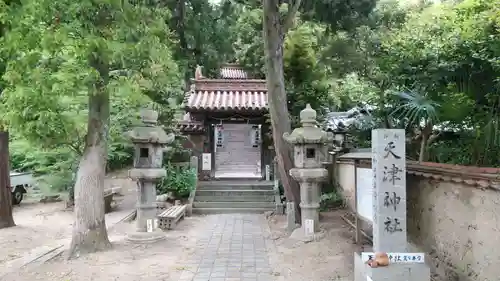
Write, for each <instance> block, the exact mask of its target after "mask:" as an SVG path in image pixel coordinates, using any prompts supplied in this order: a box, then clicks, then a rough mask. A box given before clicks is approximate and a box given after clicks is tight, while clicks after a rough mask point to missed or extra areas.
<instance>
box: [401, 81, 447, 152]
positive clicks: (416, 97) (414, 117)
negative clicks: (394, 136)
mask: <svg viewBox="0 0 500 281" xmlns="http://www.w3.org/2000/svg"><path fill="white" fill-rule="evenodd" d="M396 95H397V96H398V97H399V98H400V99H401V100H402V104H401V105H399V106H397V107H396V109H395V110H394V111H393V112H392V113H391V116H393V117H394V118H396V119H398V120H403V121H405V123H406V126H407V127H417V128H418V129H419V131H420V135H419V138H420V153H419V157H418V161H420V162H422V161H425V160H426V156H425V154H426V151H427V146H428V142H429V137H430V136H431V134H432V128H433V127H434V125H435V124H436V123H437V122H438V121H439V118H438V111H437V108H438V107H439V104H437V103H436V102H434V101H433V100H431V99H430V98H428V97H427V96H425V95H422V94H419V93H417V92H412V91H409V92H399V93H397V94H396Z"/></svg>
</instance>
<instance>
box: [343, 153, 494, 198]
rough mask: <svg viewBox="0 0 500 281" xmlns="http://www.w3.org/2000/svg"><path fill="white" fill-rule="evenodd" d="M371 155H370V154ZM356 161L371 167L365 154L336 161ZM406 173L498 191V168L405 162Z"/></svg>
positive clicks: (349, 154)
mask: <svg viewBox="0 0 500 281" xmlns="http://www.w3.org/2000/svg"><path fill="white" fill-rule="evenodd" d="M370 155H371V154H370ZM355 160H357V161H358V162H359V163H360V164H361V166H363V167H367V168H369V167H371V156H370V157H368V155H367V153H347V154H344V155H342V156H340V157H339V158H338V160H337V163H339V164H352V165H353V164H354V161H355ZM406 163H407V164H406V165H407V167H406V169H407V173H408V174H410V175H416V176H422V177H425V178H430V179H435V180H440V181H445V182H454V183H463V184H466V185H468V186H473V187H476V188H480V189H493V190H497V191H500V168H489V167H475V166H462V165H453V164H442V163H434V162H418V161H410V160H408V161H407V162H406Z"/></svg>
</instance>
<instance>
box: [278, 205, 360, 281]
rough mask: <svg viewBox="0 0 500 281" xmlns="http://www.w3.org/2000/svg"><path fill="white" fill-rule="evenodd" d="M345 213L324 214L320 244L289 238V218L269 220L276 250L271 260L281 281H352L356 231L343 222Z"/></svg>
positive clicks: (322, 216) (332, 212) (339, 211)
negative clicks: (287, 221) (287, 226)
mask: <svg viewBox="0 0 500 281" xmlns="http://www.w3.org/2000/svg"><path fill="white" fill-rule="evenodd" d="M342 214H343V211H341V210H338V211H331V212H323V213H321V220H320V222H321V225H320V229H321V232H320V233H321V234H320V235H321V236H322V238H321V239H319V240H318V241H313V242H308V243H304V242H301V241H297V240H294V239H292V238H289V236H290V235H289V234H288V233H287V231H286V228H285V225H286V216H272V217H270V218H269V226H270V230H271V237H270V239H271V240H274V248H275V249H274V251H272V253H271V256H270V260H271V263H272V265H273V266H274V267H275V270H274V271H275V272H276V275H280V277H281V279H279V278H278V280H293V281H341V280H342V281H350V280H353V278H354V277H353V266H354V265H353V259H354V257H353V256H354V252H355V251H356V249H357V246H356V244H354V231H353V230H352V229H351V228H350V227H349V226H348V225H347V224H346V223H345V222H344V221H343V220H342V218H341V215H342Z"/></svg>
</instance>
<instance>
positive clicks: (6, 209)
mask: <svg viewBox="0 0 500 281" xmlns="http://www.w3.org/2000/svg"><path fill="white" fill-rule="evenodd" d="M15 225H16V224H15V223H14V218H13V216H12V194H11V188H10V167H9V132H6V131H0V229H2V228H6V227H11V226H15Z"/></svg>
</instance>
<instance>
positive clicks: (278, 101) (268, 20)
mask: <svg viewBox="0 0 500 281" xmlns="http://www.w3.org/2000/svg"><path fill="white" fill-rule="evenodd" d="M263 5H264V19H263V23H264V46H265V55H266V70H267V73H266V74H267V77H266V82H267V90H268V102H269V115H270V116H271V126H272V130H273V140H274V149H275V151H276V158H277V160H278V171H279V175H280V179H281V183H282V184H283V188H284V192H285V197H286V199H287V201H293V202H295V213H296V216H295V220H296V222H297V223H300V222H301V219H300V207H299V203H300V188H299V185H298V183H297V182H296V181H294V180H293V179H292V178H291V177H290V175H289V174H288V171H290V169H292V168H293V161H292V150H291V147H290V145H289V144H288V143H287V142H285V140H284V139H283V133H285V132H290V131H291V129H292V127H291V120H290V117H289V115H288V106H287V104H288V103H287V98H286V92H285V82H284V80H285V77H284V73H283V41H284V34H283V26H282V25H281V21H280V12H279V1H278V0H264V3H263ZM289 16H290V15H289Z"/></svg>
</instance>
